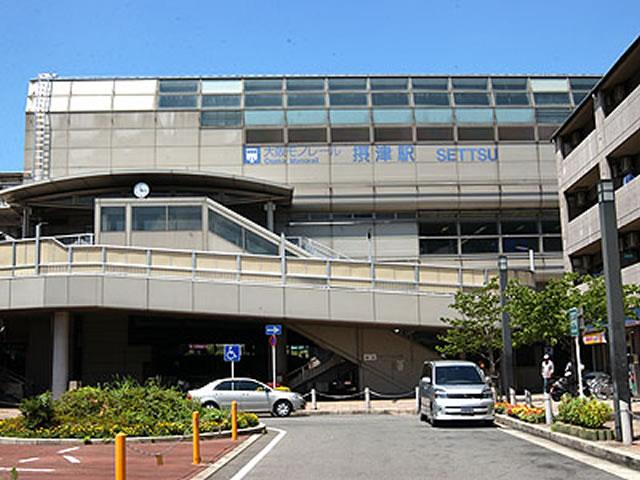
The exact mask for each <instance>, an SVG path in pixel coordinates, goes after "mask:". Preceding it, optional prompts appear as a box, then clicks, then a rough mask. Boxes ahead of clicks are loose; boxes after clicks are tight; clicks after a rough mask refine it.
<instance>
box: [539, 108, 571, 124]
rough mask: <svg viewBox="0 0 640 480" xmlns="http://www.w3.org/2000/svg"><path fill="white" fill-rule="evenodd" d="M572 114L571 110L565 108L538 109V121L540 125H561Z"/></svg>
mask: <svg viewBox="0 0 640 480" xmlns="http://www.w3.org/2000/svg"><path fill="white" fill-rule="evenodd" d="M570 113H571V110H569V109H565V108H538V109H536V120H537V121H538V123H556V124H560V123H562V122H564V121H565V119H566V118H567V117H568V116H569V114H570Z"/></svg>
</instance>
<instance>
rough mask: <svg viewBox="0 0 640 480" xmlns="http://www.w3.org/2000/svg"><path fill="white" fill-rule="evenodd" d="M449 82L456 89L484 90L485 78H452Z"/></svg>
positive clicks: (485, 87) (485, 86)
mask: <svg viewBox="0 0 640 480" xmlns="http://www.w3.org/2000/svg"><path fill="white" fill-rule="evenodd" d="M451 83H452V84H453V88H454V89H456V90H486V89H487V79H486V78H452V79H451Z"/></svg>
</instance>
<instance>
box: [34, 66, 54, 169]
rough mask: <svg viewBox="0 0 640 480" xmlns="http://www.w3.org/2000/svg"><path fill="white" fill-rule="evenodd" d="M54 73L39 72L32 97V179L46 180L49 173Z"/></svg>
mask: <svg viewBox="0 0 640 480" xmlns="http://www.w3.org/2000/svg"><path fill="white" fill-rule="evenodd" d="M55 77H56V74H55V73H40V74H38V81H37V83H36V92H35V97H34V99H33V113H34V119H35V121H34V151H33V179H34V180H47V179H48V178H49V176H50V173H51V163H50V159H51V119H50V117H49V109H50V107H51V89H52V82H51V80H53V79H54V78H55Z"/></svg>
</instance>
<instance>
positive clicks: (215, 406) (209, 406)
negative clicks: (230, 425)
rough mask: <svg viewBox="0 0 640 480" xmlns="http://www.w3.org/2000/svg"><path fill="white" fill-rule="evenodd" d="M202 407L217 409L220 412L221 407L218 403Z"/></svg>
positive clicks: (205, 404) (205, 403) (207, 403)
mask: <svg viewBox="0 0 640 480" xmlns="http://www.w3.org/2000/svg"><path fill="white" fill-rule="evenodd" d="M202 406H203V407H204V408H215V409H216V410H220V406H219V405H218V404H217V403H216V402H204V403H203V404H202Z"/></svg>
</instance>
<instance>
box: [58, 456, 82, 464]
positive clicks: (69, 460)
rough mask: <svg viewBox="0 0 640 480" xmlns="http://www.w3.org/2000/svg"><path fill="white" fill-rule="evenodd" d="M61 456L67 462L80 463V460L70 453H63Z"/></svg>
mask: <svg viewBox="0 0 640 480" xmlns="http://www.w3.org/2000/svg"><path fill="white" fill-rule="evenodd" d="M62 458H64V459H65V460H66V461H67V462H69V463H80V460H78V459H77V458H76V457H73V456H71V455H63V456H62Z"/></svg>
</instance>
